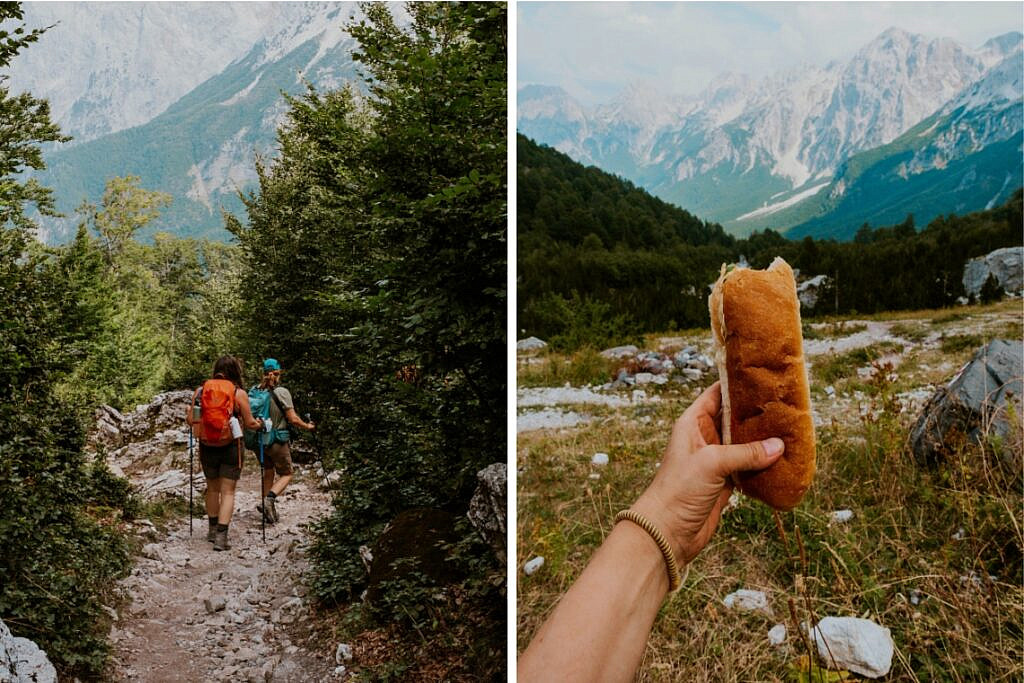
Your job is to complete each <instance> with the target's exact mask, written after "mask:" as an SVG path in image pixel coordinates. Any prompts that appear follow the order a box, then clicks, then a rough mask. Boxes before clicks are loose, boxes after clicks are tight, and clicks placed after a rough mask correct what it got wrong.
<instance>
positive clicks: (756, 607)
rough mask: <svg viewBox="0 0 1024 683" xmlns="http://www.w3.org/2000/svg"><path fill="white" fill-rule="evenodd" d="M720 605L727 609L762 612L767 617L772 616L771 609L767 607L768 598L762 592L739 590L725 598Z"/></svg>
mask: <svg viewBox="0 0 1024 683" xmlns="http://www.w3.org/2000/svg"><path fill="white" fill-rule="evenodd" d="M722 604H723V605H725V606H726V607H728V608H729V609H738V610H740V611H743V612H763V613H765V614H767V615H769V616H770V615H771V614H772V608H771V607H770V606H769V605H768V596H767V595H766V594H765V593H763V592H762V591H755V590H749V589H746V588H741V589H739V590H738V591H735V592H733V593H729V595H727V596H725V598H723V599H722Z"/></svg>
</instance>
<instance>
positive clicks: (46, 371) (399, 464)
mask: <svg viewBox="0 0 1024 683" xmlns="http://www.w3.org/2000/svg"><path fill="white" fill-rule="evenodd" d="M362 9H363V18H362V19H360V20H358V21H355V22H353V23H351V24H350V25H348V26H346V29H347V30H348V31H349V32H350V34H351V35H352V36H353V37H354V38H355V39H356V41H357V43H358V48H357V49H358V53H357V54H356V59H357V62H358V63H359V64H360V67H361V78H362V79H363V80H364V81H365V83H366V88H367V89H368V91H369V92H370V93H371V95H370V96H369V97H365V96H364V97H357V96H356V95H355V94H354V92H353V90H352V89H350V88H349V87H346V88H342V89H339V90H334V91H327V92H318V91H316V90H314V89H312V88H310V89H309V90H308V92H307V93H306V94H305V95H304V96H301V97H296V98H289V99H287V102H286V104H287V107H288V116H287V121H286V123H285V124H284V125H283V126H282V127H281V129H280V130H279V134H278V141H279V145H280V150H281V152H280V155H279V157H278V158H276V159H274V160H272V161H267V162H264V163H259V164H258V166H257V171H258V174H259V177H260V183H259V189H258V191H257V192H255V193H253V194H251V195H248V196H244V197H242V198H241V200H242V203H243V205H244V207H245V210H246V212H247V216H246V218H247V220H245V221H243V220H241V218H240V217H238V216H230V215H228V216H225V224H226V225H225V227H226V228H227V229H228V230H229V231H230V232H231V233H233V235H234V236H235V243H233V244H220V243H215V242H206V241H197V240H190V239H179V238H174V237H172V236H170V235H167V234H158V235H157V236H156V237H155V238H154V239H153V240H152V241H146V242H145V243H143V242H142V241H141V239H140V235H142V234H146V232H147V231H146V226H151V225H152V222H153V221H154V220H156V219H157V218H158V217H159V215H160V213H161V211H162V210H164V209H166V208H167V203H168V201H169V199H168V197H167V196H166V195H164V194H162V193H158V192H154V191H151V190H148V189H146V188H144V187H141V185H140V182H139V179H138V178H137V177H134V176H131V175H125V176H124V177H116V178H110V179H107V181H106V192H105V193H104V195H103V198H102V201H101V202H100V203H99V204H98V205H90V204H87V203H83V204H82V205H81V206H80V207H79V208H78V210H77V212H76V218H77V219H78V221H79V224H80V227H79V229H78V233H77V236H76V237H75V239H74V240H72V241H71V242H69V243H68V244H65V245H61V246H56V247H47V246H45V245H44V244H43V243H42V242H40V241H39V240H38V239H37V238H36V236H35V227H34V225H33V223H32V221H31V219H30V218H29V216H30V215H31V213H32V211H35V210H38V211H39V212H41V213H43V214H44V215H45V214H50V215H52V214H53V213H54V208H53V202H52V194H51V190H50V189H48V188H45V187H42V186H40V185H39V184H38V183H36V182H34V181H32V180H28V179H26V176H25V174H24V171H25V170H27V169H36V170H38V169H41V168H43V167H44V162H43V156H42V152H41V149H42V147H43V145H45V144H46V143H48V142H52V141H55V140H60V139H66V138H64V137H63V136H62V134H61V133H60V130H59V128H58V127H57V126H56V125H55V124H54V123H53V122H52V121H50V114H49V107H48V105H47V103H46V102H45V101H42V100H38V99H36V98H34V97H32V96H31V94H14V93H11V92H10V91H9V90H8V89H7V88H6V86H5V85H4V84H3V82H0V111H3V112H4V113H3V117H4V120H5V122H7V125H8V134H7V137H6V138H5V142H4V143H3V144H2V145H0V176H2V182H0V221H2V228H0V293H2V296H0V321H2V322H0V325H2V328H0V329H2V333H0V385H2V388H3V390H4V391H5V392H6V395H7V396H8V397H10V398H11V399H12V400H9V401H4V402H2V403H0V496H2V499H3V500H4V501H5V504H4V505H2V506H0V537H2V538H3V539H4V541H5V543H6V544H7V546H8V548H13V549H16V551H14V552H5V553H3V554H2V555H0V618H2V619H3V620H4V622H5V623H6V624H7V625H8V626H9V627H10V628H11V630H12V632H13V633H14V634H15V635H17V636H24V637H27V638H30V639H32V640H34V641H35V642H37V643H38V644H39V645H40V647H42V648H43V649H45V650H46V652H47V654H48V655H49V656H50V658H51V659H52V661H53V662H54V664H55V665H56V666H57V668H58V671H59V672H60V673H61V675H62V676H66V677H72V676H77V677H79V678H82V679H85V680H94V679H97V678H100V677H101V676H102V675H103V671H104V667H105V666H106V662H107V658H108V657H109V654H110V648H109V644H108V642H107V640H106V636H107V633H108V632H109V629H110V617H109V616H108V615H107V613H106V612H104V610H103V605H104V604H110V602H111V600H112V599H113V584H114V581H115V580H116V579H117V578H119V577H122V576H124V575H126V574H127V572H128V571H129V570H130V566H131V565H130V563H131V559H130V557H131V544H130V539H129V538H127V537H126V536H125V535H124V532H123V529H124V524H123V522H124V521H125V520H130V519H132V518H133V517H135V516H137V515H139V514H140V512H143V511H141V510H140V505H142V503H141V502H140V501H139V500H137V499H136V498H135V496H134V495H133V494H132V492H131V490H130V487H129V485H128V482H127V481H126V480H123V479H119V478H118V477H115V476H114V475H113V474H111V473H110V471H109V470H108V469H107V466H106V464H105V462H104V460H103V458H102V454H101V456H100V457H93V456H92V455H89V454H87V453H86V452H85V450H84V445H85V434H86V431H87V429H88V428H89V425H90V421H91V418H92V415H93V412H94V411H95V409H96V407H97V406H99V405H100V404H101V403H108V404H110V405H113V406H114V407H117V408H133V407H134V406H135V405H136V404H137V403H140V402H145V401H148V400H149V399H150V398H152V396H153V395H154V394H155V393H157V392H159V391H163V390H169V389H178V388H190V387H194V386H196V385H197V384H198V383H199V382H200V381H202V380H203V379H205V378H206V377H208V375H209V372H210V367H211V365H212V363H213V361H214V360H215V359H216V358H217V357H218V356H220V355H222V354H225V353H230V354H234V355H237V356H239V357H240V358H241V359H243V362H244V367H245V377H244V380H245V381H250V382H251V381H254V380H256V379H257V377H258V365H259V362H260V360H261V359H262V358H264V357H268V356H273V357H276V358H278V359H279V360H280V361H281V362H282V363H283V364H284V366H285V367H286V368H288V369H289V373H288V376H287V383H286V384H287V386H288V387H289V388H290V389H291V390H292V391H293V392H294V393H295V394H296V396H300V397H301V404H302V406H303V410H305V409H307V408H308V409H310V410H311V411H312V413H313V419H314V421H315V422H316V423H317V424H318V431H319V441H320V444H321V447H322V449H323V455H324V457H325V459H326V463H327V465H328V467H330V468H332V469H337V470H340V471H342V472H343V473H344V475H343V477H344V480H343V486H344V490H345V495H344V496H336V497H335V499H334V505H335V508H334V512H333V514H332V515H331V516H329V517H328V518H327V519H325V520H323V521H322V522H321V524H320V525H319V527H318V528H317V529H316V530H315V531H314V547H313V548H312V550H311V554H312V558H313V569H312V575H311V576H310V577H309V582H310V586H311V587H312V590H313V595H314V596H315V597H316V598H317V599H318V600H319V602H320V604H321V605H322V606H323V607H324V608H325V609H327V610H332V609H336V608H341V609H344V610H346V612H347V614H346V616H345V619H346V620H347V622H348V623H351V624H358V623H365V624H366V625H367V626H368V627H369V626H370V625H373V624H393V625H397V627H398V631H397V634H398V635H397V638H398V640H396V642H394V643H392V644H391V645H392V646H393V647H394V648H395V652H396V656H395V662H394V663H393V664H394V665H395V666H397V665H398V664H400V662H401V660H402V658H404V657H407V656H408V655H409V653H411V652H413V651H422V652H426V653H432V654H439V653H442V654H443V653H445V652H454V651H457V652H458V653H459V661H461V663H462V665H463V666H465V667H466V671H464V672H454V673H455V674H458V676H462V677H466V676H469V675H473V676H479V677H480V679H491V678H503V677H504V674H503V672H504V668H505V654H504V651H505V623H506V615H505V578H504V577H505V568H504V566H501V565H499V562H498V560H497V559H496V557H495V554H494V553H493V552H492V550H491V548H490V547H489V546H486V544H484V543H483V541H482V540H480V539H479V537H478V535H477V534H476V531H475V530H474V529H473V528H472V527H471V526H469V525H468V524H467V523H462V522H460V523H459V524H457V526H456V527H455V529H454V530H453V533H454V538H455V541H456V542H455V543H454V545H453V547H452V549H451V551H450V564H451V568H450V571H449V573H448V577H447V580H445V581H441V584H443V585H439V583H438V579H437V578H436V576H435V577H434V578H433V579H431V578H428V577H426V576H425V575H423V574H422V573H420V572H417V571H411V572H408V573H406V574H404V575H403V577H404V578H401V579H396V580H394V581H392V582H390V583H389V584H387V585H386V586H385V587H384V588H383V589H382V596H381V597H380V598H379V599H378V600H377V601H375V602H374V603H373V605H372V606H371V605H367V606H366V607H365V608H363V607H361V605H360V603H359V601H358V597H359V595H360V593H361V592H362V589H363V586H364V584H365V581H366V570H365V568H364V567H363V565H362V561H361V559H360V556H359V553H358V548H359V546H360V545H372V543H373V541H374V540H375V539H376V538H377V536H379V535H380V533H381V531H382V530H383V529H384V527H385V526H386V525H387V524H388V522H389V521H391V520H392V518H394V517H395V515H396V514H398V513H399V512H401V511H403V510H406V509H409V508H417V507H429V508H440V509H443V510H446V511H448V512H451V513H454V516H455V517H456V518H457V519H462V520H464V513H465V511H466V508H467V505H468V502H469V498H470V496H471V495H472V493H473V490H474V488H475V486H476V472H477V471H479V470H480V469H482V468H483V467H485V466H487V465H489V464H491V463H493V462H504V461H505V443H506V442H505V425H506V417H505V394H506V391H505V377H506V374H505V367H504V363H503V362H500V361H499V362H495V359H501V358H504V350H505V337H506V331H505V319H506V318H505V315H506V291H505V281H506V280H505V273H506V220H507V218H506V216H507V209H506V156H507V154H506V121H507V110H506V97H505V89H506V49H507V45H506V41H507V36H506V21H507V10H506V6H505V5H504V4H503V3H494V4H490V3H455V4H448V3H413V4H410V5H409V6H408V7H407V12H408V14H409V17H410V23H408V24H406V25H402V26H398V25H396V23H395V21H394V19H393V18H392V14H391V11H390V10H389V9H388V7H387V6H385V5H383V4H379V5H378V4H368V5H365V6H363V8H362ZM0 22H3V24H4V28H5V29H6V30H5V31H4V32H0V72H5V71H9V70H10V62H11V59H12V58H13V57H14V56H15V55H16V54H17V53H18V52H19V51H21V50H24V49H31V44H32V43H33V42H35V41H36V40H37V39H38V37H39V35H40V34H41V33H42V31H43V30H45V29H43V30H41V29H33V28H32V27H27V26H25V25H24V21H23V14H22V11H21V9H20V7H19V6H18V5H17V4H15V3H4V4H3V5H0ZM186 232H187V231H186ZM183 512H184V511H183ZM453 582H454V583H453ZM453 586H454V587H453ZM448 589H450V590H448ZM354 598H355V600H354ZM456 600H457V604H456ZM403 634H404V635H403ZM396 671H398V669H396ZM458 676H456V677H458Z"/></svg>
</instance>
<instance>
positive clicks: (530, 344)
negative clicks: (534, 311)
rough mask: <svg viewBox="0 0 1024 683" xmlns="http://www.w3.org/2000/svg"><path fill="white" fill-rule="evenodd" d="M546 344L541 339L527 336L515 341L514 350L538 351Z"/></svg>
mask: <svg viewBox="0 0 1024 683" xmlns="http://www.w3.org/2000/svg"><path fill="white" fill-rule="evenodd" d="M547 345H548V343H547V342H546V341H544V340H543V339H538V338H537V337H527V338H526V339H520V340H519V341H517V342H516V351H539V350H540V349H543V348H544V347H545V346H547Z"/></svg>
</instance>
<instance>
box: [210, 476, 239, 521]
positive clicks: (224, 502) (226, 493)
mask: <svg viewBox="0 0 1024 683" xmlns="http://www.w3.org/2000/svg"><path fill="white" fill-rule="evenodd" d="M237 484H238V482H237V481H235V480H234V479H228V478H226V477H225V478H222V479H221V484H220V512H219V514H218V515H217V522H218V523H220V524H230V523H231V515H232V514H233V513H234V511H235V486H236V485H237ZM210 516H211V517H212V516H213V515H210Z"/></svg>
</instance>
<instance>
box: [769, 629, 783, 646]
mask: <svg viewBox="0 0 1024 683" xmlns="http://www.w3.org/2000/svg"><path fill="white" fill-rule="evenodd" d="M785 641H786V625H785V624H775V626H772V627H771V629H770V630H769V631H768V642H769V643H771V644H772V645H782V643H784V642H785Z"/></svg>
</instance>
